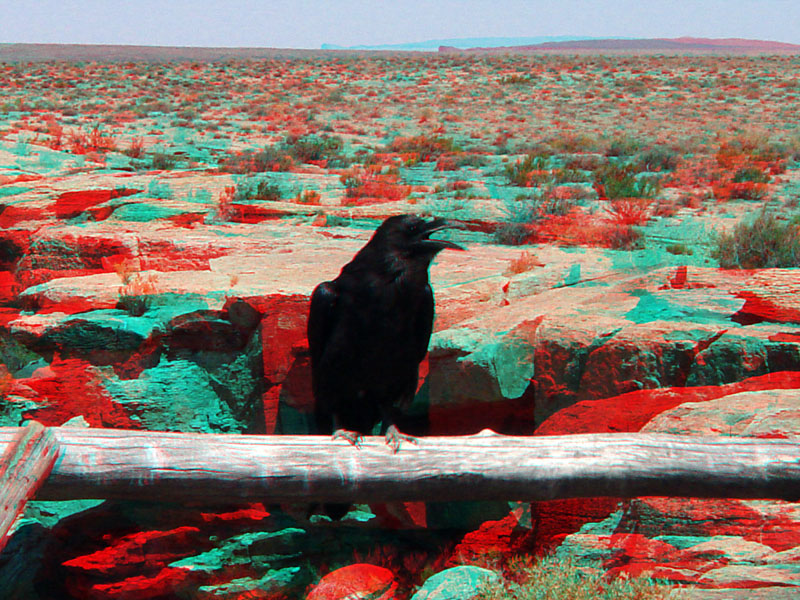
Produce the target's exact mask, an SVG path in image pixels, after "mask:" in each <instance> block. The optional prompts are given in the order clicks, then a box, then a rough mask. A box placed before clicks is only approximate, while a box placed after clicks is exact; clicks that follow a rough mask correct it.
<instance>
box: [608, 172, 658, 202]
mask: <svg viewBox="0 0 800 600" xmlns="http://www.w3.org/2000/svg"><path fill="white" fill-rule="evenodd" d="M594 180H595V183H596V184H598V185H602V186H603V189H604V190H605V195H606V198H608V199H609V200H613V199H615V198H654V197H655V196H657V195H658V193H659V192H660V191H661V181H660V179H659V178H658V177H647V176H645V177H640V176H637V174H636V167H635V166H633V165H631V164H625V165H617V164H615V163H607V164H604V165H600V166H599V167H598V168H597V169H596V170H595V172H594Z"/></svg>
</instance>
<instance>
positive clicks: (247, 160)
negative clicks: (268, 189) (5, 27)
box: [220, 145, 294, 174]
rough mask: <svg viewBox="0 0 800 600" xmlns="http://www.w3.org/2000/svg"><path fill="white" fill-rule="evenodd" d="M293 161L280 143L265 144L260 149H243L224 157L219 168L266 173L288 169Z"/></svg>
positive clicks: (228, 171) (229, 170)
mask: <svg viewBox="0 0 800 600" xmlns="http://www.w3.org/2000/svg"><path fill="white" fill-rule="evenodd" d="M293 164H294V161H293V160H292V157H291V156H290V155H289V154H288V153H287V152H286V149H285V148H283V147H282V146H280V145H276V146H265V147H264V148H262V149H261V150H257V151H253V150H245V151H243V152H239V153H237V154H234V155H231V156H229V157H228V158H226V159H225V160H224V161H223V162H222V164H221V165H220V170H221V171H224V172H226V173H240V174H242V173H267V172H270V171H288V170H289V169H291V168H292V165H293Z"/></svg>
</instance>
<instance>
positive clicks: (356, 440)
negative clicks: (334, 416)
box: [333, 429, 364, 449]
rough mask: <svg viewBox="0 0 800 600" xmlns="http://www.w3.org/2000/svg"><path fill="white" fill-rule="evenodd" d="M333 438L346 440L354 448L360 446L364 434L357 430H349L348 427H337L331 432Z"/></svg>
mask: <svg viewBox="0 0 800 600" xmlns="http://www.w3.org/2000/svg"><path fill="white" fill-rule="evenodd" d="M333 439H334V440H347V441H348V442H350V443H351V444H352V445H353V446H355V447H356V448H359V449H360V448H361V443H362V442H363V441H364V436H363V435H361V434H360V433H358V432H357V431H349V430H348V429H337V430H336V431H334V432H333Z"/></svg>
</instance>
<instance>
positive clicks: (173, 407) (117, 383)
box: [103, 359, 245, 433]
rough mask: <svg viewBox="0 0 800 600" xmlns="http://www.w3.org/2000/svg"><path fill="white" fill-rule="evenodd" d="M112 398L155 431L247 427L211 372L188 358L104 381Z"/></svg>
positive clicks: (237, 429) (232, 430) (227, 430)
mask: <svg viewBox="0 0 800 600" xmlns="http://www.w3.org/2000/svg"><path fill="white" fill-rule="evenodd" d="M103 385H104V386H105V388H106V390H107V391H108V392H109V393H110V394H111V396H112V399H113V400H114V401H115V402H118V403H119V404H122V405H124V406H126V408H127V409H128V410H129V412H130V413H131V414H132V418H133V419H136V420H138V421H140V422H141V423H142V426H143V427H144V428H145V429H149V430H151V431H196V432H205V433H219V432H225V433H241V432H242V431H243V430H244V429H245V427H244V425H243V424H242V423H240V422H239V421H237V420H236V418H235V417H234V416H233V414H232V412H231V409H230V407H229V406H228V405H227V404H226V403H225V402H223V401H221V400H220V398H219V396H218V395H217V393H216V392H215V391H214V387H213V384H212V380H211V378H210V376H209V374H208V373H207V372H206V371H205V370H204V369H202V368H201V367H199V366H198V365H197V364H195V363H193V362H190V361H188V360H175V361H170V360H165V359H162V360H161V362H160V363H159V364H158V365H157V366H155V367H153V368H152V369H147V370H146V371H144V372H142V374H141V375H140V376H139V377H138V378H137V379H127V380H123V379H118V378H117V377H115V376H113V375H109V377H107V378H105V379H104V380H103Z"/></svg>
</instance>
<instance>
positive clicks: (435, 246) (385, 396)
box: [308, 215, 464, 452]
mask: <svg viewBox="0 0 800 600" xmlns="http://www.w3.org/2000/svg"><path fill="white" fill-rule="evenodd" d="M453 226H454V225H453V224H452V223H450V222H449V221H446V220H444V219H439V218H436V219H432V220H425V219H422V218H420V217H417V216H414V215H399V216H394V217H389V218H388V219H386V220H385V221H384V222H383V223H382V224H381V225H380V226H379V227H378V229H377V230H376V231H375V233H374V234H373V236H372V238H371V239H370V240H369V242H367V244H366V245H365V246H364V247H363V248H362V249H361V250H359V252H358V253H357V254H356V255H355V257H354V258H353V260H351V261H350V262H349V263H347V264H346V265H345V266H344V267H343V268H342V271H341V273H340V274H339V276H338V277H337V278H336V279H334V280H333V281H326V282H324V283H321V284H319V285H318V286H317V287H316V288H315V289H314V293H313V294H312V296H311V308H310V310H309V315H308V344H309V348H310V351H311V379H312V388H313V392H314V398H315V415H314V417H315V421H316V427H317V433H333V436H334V438H344V439H347V440H348V441H350V443H352V444H353V445H354V446H358V445H359V444H360V442H361V438H362V436H363V435H369V434H371V433H372V430H373V428H374V427H375V426H376V425H377V424H378V423H379V422H380V423H381V431H382V432H385V434H386V443H387V444H389V445H390V446H391V447H392V450H393V451H394V452H397V451H398V449H399V448H400V444H401V442H402V441H409V442H416V440H414V438H412V437H410V436H408V435H404V434H402V433H400V431H398V429H397V425H396V420H397V417H398V416H399V411H398V405H401V406H402V405H403V404H404V403H406V402H410V401H411V400H412V399H413V397H414V393H415V391H416V387H417V380H418V376H419V363H420V362H421V361H422V359H423V358H425V354H426V353H427V351H428V342H429V341H430V337H431V329H432V328H433V292H432V290H431V286H430V282H429V279H428V267H429V266H430V264H431V262H432V261H433V259H434V257H435V256H436V255H437V254H438V253H439V252H440V251H442V250H444V249H445V248H452V249H454V250H464V248H462V247H461V246H459V245H458V244H454V243H453V242H449V241H445V240H436V239H431V238H430V235H431V234H433V233H434V232H437V231H439V230H441V229H444V228H447V227H453Z"/></svg>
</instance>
